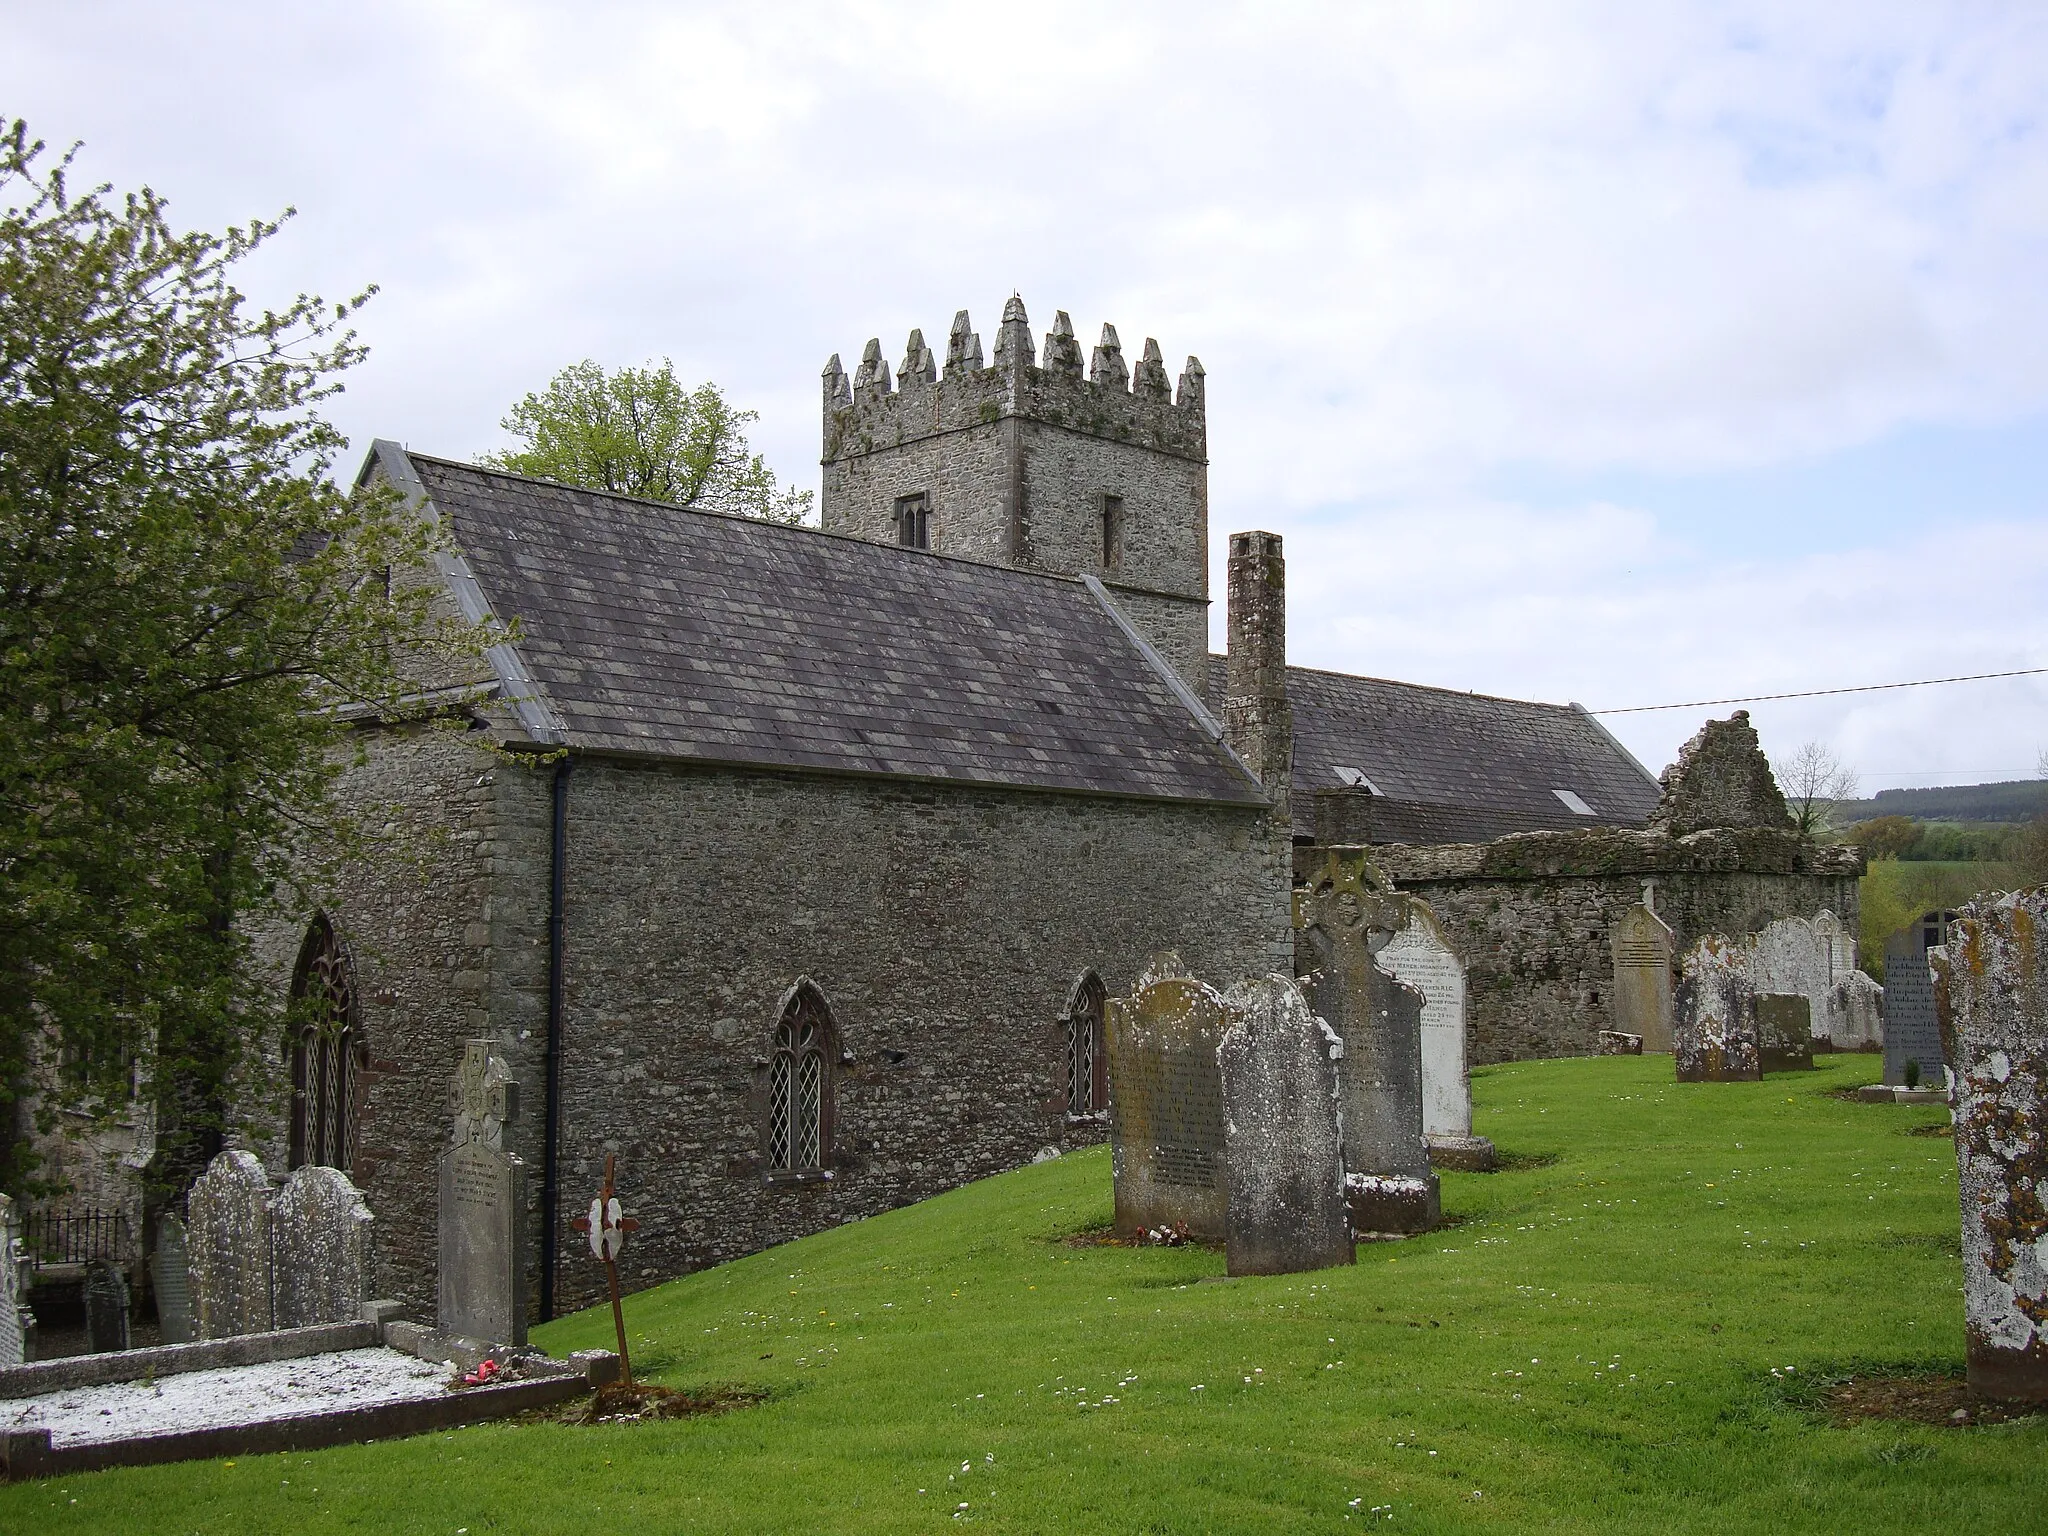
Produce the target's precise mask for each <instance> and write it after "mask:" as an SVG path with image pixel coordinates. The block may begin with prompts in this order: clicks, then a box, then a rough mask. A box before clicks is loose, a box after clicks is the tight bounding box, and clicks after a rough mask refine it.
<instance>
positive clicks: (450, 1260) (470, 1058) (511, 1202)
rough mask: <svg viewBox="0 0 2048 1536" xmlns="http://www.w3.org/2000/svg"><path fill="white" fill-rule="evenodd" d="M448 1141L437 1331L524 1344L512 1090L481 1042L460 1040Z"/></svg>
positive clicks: (522, 1196) (522, 1197) (521, 1193)
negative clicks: (509, 1129)
mask: <svg viewBox="0 0 2048 1536" xmlns="http://www.w3.org/2000/svg"><path fill="white" fill-rule="evenodd" d="M455 1103H456V1108H455V1138H454V1144H453V1145H452V1146H450V1147H449V1148H448V1150H447V1151H445V1152H443V1153H442V1154H441V1167H440V1172H441V1217H440V1259H441V1262H440V1289H439V1294H438V1298H437V1306H436V1309H435V1317H436V1321H437V1323H438V1324H439V1327H440V1329H441V1331H442V1332H443V1333H447V1334H453V1335H455V1336H457V1337H460V1338H467V1339H483V1340H488V1341H490V1342H492V1343H498V1344H524V1343H525V1342H526V1263H525V1256H526V1165H525V1164H524V1163H523V1162H521V1161H520V1160H519V1159H518V1158H517V1157H514V1156H513V1155H512V1154H511V1153H510V1152H507V1151H506V1150H505V1122H506V1121H507V1120H509V1119H510V1118H511V1116H512V1112H513V1108H514V1105H515V1103H516V1089H515V1085H514V1083H513V1081H512V1069H511V1068H510V1067H509V1066H508V1065H507V1064H506V1063H505V1061H504V1059H503V1058H502V1057H499V1056H494V1055H492V1054H491V1046H490V1042H489V1041H488V1040H465V1041H464V1042H463V1043H462V1059H461V1061H460V1063H459V1064H458V1066H457V1069H456V1084H455Z"/></svg>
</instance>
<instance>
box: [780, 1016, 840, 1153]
mask: <svg viewBox="0 0 2048 1536" xmlns="http://www.w3.org/2000/svg"><path fill="white" fill-rule="evenodd" d="M835 1053H836V1045H835V1034H834V1030H833V1026H832V1014H831V1010H830V1009H829V1008H827V1007H826V1005H825V999H824V998H823V996H822V995H820V994H819V992H818V991H817V989H816V988H815V987H812V986H811V985H810V984H809V983H804V984H802V985H800V986H799V987H798V988H797V991H796V993H795V995H794V996H793V997H791V999H790V1001H789V1003H788V1005H787V1006H786V1007H785V1008H784V1009H783V1011H782V1019H781V1021H780V1022H779V1023H778V1024H777V1025H776V1026H775V1054H774V1056H773V1057H772V1058H771V1059H770V1061H769V1063H768V1161H769V1166H770V1167H771V1168H773V1169H775V1170H777V1171H781V1172H804V1171H808V1170H811V1169H821V1168H824V1167H826V1166H827V1165H828V1163H829V1162H830V1159H831V1151H832V1066H833V1057H834V1055H835Z"/></svg>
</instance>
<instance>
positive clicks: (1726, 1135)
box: [0, 1056, 2048, 1536]
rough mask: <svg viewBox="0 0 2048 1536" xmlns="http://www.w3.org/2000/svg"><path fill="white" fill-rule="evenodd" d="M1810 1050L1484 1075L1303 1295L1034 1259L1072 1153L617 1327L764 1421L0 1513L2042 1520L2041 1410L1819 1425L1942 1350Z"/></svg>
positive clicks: (1676, 1524) (531, 1525)
mask: <svg viewBox="0 0 2048 1536" xmlns="http://www.w3.org/2000/svg"><path fill="white" fill-rule="evenodd" d="M1820 1063H1821V1064H1820V1066H1819V1067H1818V1068H1817V1069H1816V1070H1813V1071H1810V1072H1801V1073H1783V1074H1774V1075H1772V1076H1770V1077H1767V1078H1766V1079H1765V1080H1764V1081H1763V1082H1761V1083H1704V1084H1697V1085H1687V1086H1681V1085H1679V1084H1677V1083H1676V1082H1674V1081H1673V1080H1672V1079H1673V1074H1672V1066H1671V1059H1670V1058H1669V1057H1668V1056H1650V1057H1607V1058H1600V1059H1594V1060H1579V1061H1558V1062H1535V1063H1522V1064H1515V1065H1509V1066H1500V1067H1492V1068H1487V1069H1484V1070H1482V1071H1480V1072H1477V1073H1475V1074H1474V1090H1475V1098H1476V1100H1477V1124H1476V1126H1475V1129H1476V1130H1477V1131H1478V1132H1479V1133H1480V1134H1481V1135H1486V1136H1490V1137H1492V1138H1493V1140H1494V1141H1495V1142H1496V1143H1497V1144H1498V1145H1499V1147H1500V1148H1501V1151H1502V1153H1503V1154H1504V1155H1505V1156H1506V1158H1507V1159H1508V1160H1509V1162H1510V1164H1511V1166H1512V1168H1513V1170H1514V1171H1509V1172H1503V1173H1499V1174H1492V1175H1483V1174H1458V1173H1452V1174H1447V1175H1445V1177H1444V1188H1443V1195H1444V1205H1445V1208H1446V1210H1447V1211H1448V1212H1450V1213H1451V1214H1452V1216H1453V1217H1454V1218H1455V1219H1456V1221H1457V1225H1455V1226H1453V1227H1451V1228H1449V1229H1447V1230H1444V1231H1440V1232H1438V1233H1435V1234H1432V1235H1429V1236H1425V1237H1420V1238H1415V1239H1411V1240H1409V1241H1407V1242H1400V1243H1384V1244H1376V1245H1371V1246H1367V1247H1363V1248H1361V1249H1360V1251H1359V1256H1358V1263H1357V1264H1356V1266H1353V1267H1344V1268H1339V1269H1332V1270H1327V1271H1324V1272H1321V1273H1319V1274H1313V1275H1293V1276H1285V1277H1278V1278H1248V1279H1235V1280H1220V1279H1219V1278H1218V1277H1220V1276H1221V1275H1222V1273H1223V1255H1222V1254H1221V1253H1218V1252H1214V1251H1211V1250H1207V1249H1204V1248H1200V1247H1178V1248H1147V1249H1133V1248H1125V1247H1111V1246H1100V1245H1095V1246H1075V1245H1070V1244H1068V1243H1066V1242H1064V1241H1062V1239H1063V1238H1064V1237H1065V1236H1067V1235H1068V1234H1072V1233H1076V1232H1080V1231H1084V1230H1087V1229H1090V1228H1099V1227H1100V1226H1101V1225H1102V1224H1104V1223H1105V1222H1107V1220H1108V1218H1109V1212H1110V1188H1109V1161H1108V1155H1107V1153H1106V1152H1105V1151H1103V1150H1100V1149H1097V1150H1094V1151H1090V1152H1086V1153H1082V1154H1078V1155H1074V1156H1069V1157H1066V1158H1062V1159H1060V1160H1058V1161H1055V1162H1049V1163H1045V1164H1042V1165H1039V1166H1035V1167H1031V1168H1026V1169H1023V1170H1020V1171H1019V1172H1016V1173H1012V1174H1008V1175H1005V1176H1003V1177H1001V1178H995V1179H990V1180H987V1181H985V1182H983V1183H980V1184H976V1185H974V1186H971V1187H969V1188H966V1189H962V1190H959V1191H956V1192H954V1193H952V1194H949V1195H946V1196H943V1197H941V1198H939V1199H935V1200H931V1201H928V1202H926V1203H924V1204H922V1205H918V1206H914V1207H910V1208H907V1209H904V1210H900V1211H896V1212H892V1213H890V1214H889V1215H886V1216H880V1217H876V1218H874V1219H872V1220H868V1221H864V1222H860V1223H857V1224H854V1225H849V1226H846V1227H842V1228H839V1229H837V1230H835V1231H832V1232H829V1233H826V1234H823V1235H821V1236H818V1237H813V1238H809V1239H806V1240H804V1241H802V1242H796V1243H791V1244H789V1245H787V1246H785V1247H782V1248H778V1249H775V1250H772V1251H770V1252H768V1253H764V1254H760V1255H757V1256H756V1257H754V1258H751V1259H747V1260H744V1261H741V1262H738V1263H734V1264H728V1265H725V1266H723V1267H721V1268H718V1269H713V1270H707V1271H705V1272H703V1273H701V1274H697V1275H693V1276H690V1277H689V1278H687V1279H684V1280H681V1281H678V1282H676V1283H673V1284H670V1285H665V1286H662V1287H660V1288H658V1289H655V1290H650V1291H645V1292H642V1293H640V1294H638V1295H635V1296H633V1297H631V1298H629V1299H628V1302H627V1318H628V1322H629V1324H630V1326H631V1329H632V1334H633V1352H634V1356H635V1360H636V1363H637V1364H638V1365H639V1367H640V1370H641V1373H642V1374H643V1375H651V1376H653V1377H655V1378H656V1379H658V1380H660V1381H663V1382H666V1383H668V1384H670V1385H672V1386H675V1387H679V1388H680V1387H688V1388H702V1387H707V1386H711V1385H714V1384H718V1383H729V1384H733V1385H739V1386H752V1387H760V1388H765V1389H767V1391H768V1392H769V1394H770V1396H769V1398H768V1400H767V1401H765V1402H762V1403H760V1404H758V1405H757V1406H753V1407H742V1408H738V1409H735V1410H733V1411H730V1412H726V1413H721V1414H716V1415H711V1416H706V1417H700V1418H688V1419H664V1420H660V1421H658V1422H648V1423H641V1424H637V1425H601V1426H596V1427H569V1426H564V1425H559V1424H554V1423H538V1424H523V1425H492V1426H482V1427H478V1428H473V1429H468V1430H463V1431H459V1432H457V1433H454V1434H444V1435H434V1436H430V1437H426V1438H421V1439H416V1440H409V1441H402V1442H396V1443H392V1444H385V1445H375V1446H356V1447H348V1448H342V1449H337V1450H331V1451H324V1452H319V1453H314V1454H300V1455H285V1456H260V1457H249V1458H243V1459H239V1460H237V1461H236V1462H235V1463H233V1464H232V1465H230V1464H226V1463H223V1462H219V1461H214V1462H205V1463H195V1464H189V1465H183V1466H173V1467H161V1468H142V1469H134V1470H125V1471H115V1472H108V1473H102V1474H99V1475H96V1476H90V1477H72V1478H66V1479H62V1480H58V1481H54V1482H49V1483H34V1484H22V1485H16V1486H12V1487H7V1488H4V1489H0V1528H4V1529H7V1530H21V1531H26V1530H35V1531H38V1532H48V1533H58V1532H73V1531H77V1532H84V1531H91V1532H96V1533H104V1532H111V1531H137V1532H142V1531H148V1532H153V1533H164V1536H169V1533H175V1532H188V1531H191V1532H202V1531H203V1532H257V1531H277V1532H292V1533H318V1532H326V1531H376V1532H425V1533H438V1536H455V1533H458V1532H467V1533H469V1536H483V1533H484V1532H560V1531H569V1530H607V1529H611V1530H621V1531H663V1532H666V1531H680V1530H706V1531H734V1530H744V1531H813V1530H816V1531H826V1530H829V1531H834V1532H864V1531H873V1532H898V1531H918V1530H937V1529H941V1528H945V1527H947V1526H949V1525H950V1524H953V1523H955V1522H956V1520H957V1523H960V1524H972V1525H977V1526H982V1527H985V1528H989V1529H1000V1530H1013V1531H1041V1530H1074V1531H1197V1530H1202V1531H1206V1530H1259V1531H1267V1530H1311V1529H1313V1530H1340V1529H1356V1528H1358V1527H1359V1526H1362V1525H1364V1524H1366V1523H1367V1522H1368V1521H1370V1522H1371V1523H1373V1524H1376V1525H1381V1526H1384V1527H1386V1528H1388V1529H1392V1530H1423V1531H1492V1530H1498V1531H1531V1530H1536V1531H1543V1530H1555V1531H1601V1530H1612V1531H1631V1532H1633V1531H1646V1530H1653V1531H1699V1532H1714V1533H1725V1532H1729V1531H1758V1532H1785V1531H1804V1530H1812V1531H1829V1532H1834V1531H1840V1530H1854V1531H1856V1532H1858V1533H1859V1536H1867V1533H1870V1532H1876V1531H1887V1530H1901V1531H1904V1530H1925V1529H1930V1528H1942V1527H1947V1526H1952V1525H1962V1526H1967V1527H1970V1528H1975V1529H1983V1530H2014V1531H2017V1530H2024V1529H2037V1528H2038V1527H2039V1522H2040V1511H2041V1510H2042V1509H2043V1508H2044V1507H2048V1418H2023V1419H2020V1420H2017V1421H2015V1422H2010V1423H2000V1424H1992V1425H1986V1426H1983V1427H1969V1428H1950V1427H1945V1426H1939V1425H1930V1424H1925V1423H1919V1422H1910V1421H1889V1420H1884V1419H1877V1420H1870V1419H1845V1420H1844V1422H1842V1423H1841V1424H1839V1425H1838V1424H1837V1423H1835V1422H1834V1416H1833V1415H1831V1414H1830V1411H1829V1406H1828V1405H1829V1401H1830V1396H1831V1394H1835V1393H1838V1390H1839V1383H1838V1382H1837V1381H1835V1380H1834V1379H1833V1378H1836V1377H1840V1376H1843V1375H1849V1374H1853V1375H1855V1376H1857V1377H1859V1378H1893V1379H1900V1378H1913V1377H1922V1376H1928V1375H1933V1374H1937V1373H1954V1374H1957V1375H1959V1374H1960V1373H1961V1370H1962V1365H1963V1330H1962V1302H1961V1297H1960V1295H1959V1294H1958V1286H1959V1260H1958V1257H1957V1240H1956V1233H1957V1217H1956V1203H1955V1201H1956V1196H1955V1182H1956V1181H1955V1164H1954V1161H1953V1155H1952V1151H1951V1148H1950V1145H1949V1143H1948V1141H1947V1140H1945V1139H1943V1138H1941V1137H1938V1136H1930V1135H1914V1134H1910V1133H1911V1132H1913V1131H1914V1130H1916V1129H1918V1128H1922V1127H1929V1126H1936V1125H1942V1124H1945V1123H1946V1111H1945V1110H1941V1109H1935V1108H1916V1107H1907V1106H1899V1105H1862V1104H1856V1103H1851V1102H1847V1101H1845V1099H1844V1098H1842V1097H1840V1096H1839V1095H1840V1091H1841V1090H1842V1089H1844V1088H1846V1087H1849V1086H1851V1085H1854V1084H1857V1083H1862V1082H1868V1081H1872V1080H1874V1078H1875V1076H1876V1072H1877V1059H1876V1058H1875V1057H1872V1056H1836V1057H1822V1058H1820ZM1546 1156H1554V1157H1555V1159H1556V1160H1555V1161H1554V1162H1548V1163H1546V1162H1545V1161H1544V1159H1545V1157H1546ZM627 1258H628V1260H629V1261H630V1258H631V1249H630V1247H629V1248H628V1250H627ZM629 1273H630V1263H629ZM610 1333H611V1321H610V1317H609V1313H608V1310H607V1311H602V1312H591V1313H585V1314H581V1315H578V1316H576V1317H572V1318H568V1319H565V1320H563V1321H561V1322H559V1323H557V1324H554V1325H552V1326H550V1327H548V1328H544V1329H541V1330H539V1333H538V1335H537V1336H538V1339H539V1341H540V1342H541V1343H542V1344H544V1345H545V1346H546V1347H548V1348H549V1349H551V1350H554V1351H557V1352H560V1353H566V1352H567V1351H568V1350H571V1349H577V1348H584V1347H588V1346H592V1345H599V1344H605V1343H608V1342H609V1338H610Z"/></svg>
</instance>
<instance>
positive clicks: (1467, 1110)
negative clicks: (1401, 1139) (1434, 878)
mask: <svg viewBox="0 0 2048 1536" xmlns="http://www.w3.org/2000/svg"><path fill="white" fill-rule="evenodd" d="M1404 906H1405V917H1406V925H1405V926H1404V927H1403V928H1402V929H1401V930H1400V932H1398V933H1396V934H1395V935H1394V936H1393V938H1391V939H1389V940H1388V941H1387V944H1386V947H1385V948H1383V949H1382V950H1381V951H1380V952H1379V956H1378V959H1379V964H1380V969H1382V970H1384V971H1385V972H1386V973H1387V974H1388V975H1390V976H1392V977H1394V978H1395V979H1396V980H1397V981H1403V982H1406V983H1407V984H1408V985H1409V986H1411V987H1413V988H1415V989H1416V990H1417V991H1418V992H1420V993H1421V994H1422V1139H1423V1141H1424V1143H1425V1144H1426V1145H1427V1147H1428V1149H1429V1160H1430V1162H1431V1164H1432V1165H1433V1166H1436V1167H1439V1168H1462V1169H1466V1170H1468V1171H1472V1172H1484V1171H1486V1170H1488V1169H1490V1168H1492V1167H1493V1165H1494V1161H1495V1154H1494V1148H1493V1143H1492V1142H1490V1141H1488V1140H1487V1139H1486V1138H1485V1137H1484V1136H1474V1135H1473V1134H1472V1081H1471V1078H1470V1076H1469V1075H1468V1073H1467V1071H1466V1066H1465V963H1464V962H1463V961H1462V960H1460V959H1459V958H1458V953H1457V951H1456V950H1454V949H1453V948H1451V943H1450V940H1449V939H1448V938H1447V937H1446V936H1445V934H1444V930H1443V925H1442V924H1441V923H1439V922H1438V921H1437V917H1436V913H1435V912H1433V911H1431V910H1430V908H1429V906H1428V904H1427V903H1425V902H1422V901H1418V900H1416V899H1415V898H1413V897H1409V898H1408V899H1407V900H1406V902H1405V903H1404Z"/></svg>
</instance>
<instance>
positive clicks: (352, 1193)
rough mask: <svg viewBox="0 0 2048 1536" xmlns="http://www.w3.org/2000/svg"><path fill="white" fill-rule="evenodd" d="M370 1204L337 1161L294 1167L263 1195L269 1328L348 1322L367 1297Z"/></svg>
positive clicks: (368, 1289) (353, 1317)
mask: <svg viewBox="0 0 2048 1536" xmlns="http://www.w3.org/2000/svg"><path fill="white" fill-rule="evenodd" d="M370 1220H371V1218H370V1208H369V1207H368V1206H367V1205H365V1204H363V1197H362V1195H361V1194H360V1193H358V1192H357V1190H356V1187H355V1185H354V1184H353V1183H351V1182H350V1181H349V1176H348V1175H347V1174H345V1173H343V1172H342V1171H341V1170H340V1169H339V1168H324V1167H319V1166H316V1165H314V1164H310V1163H309V1164H307V1165H306V1166H304V1167H300V1168H294V1169H293V1170H292V1173H291V1177H290V1178H288V1179H286V1180H285V1181H284V1187H283V1188H282V1189H280V1190H278V1192H277V1193H276V1195H275V1196H274V1197H273V1198H272V1199H271V1202H270V1240H271V1244H272V1253H271V1275H272V1277H273V1284H274V1286H275V1291H274V1301H273V1314H272V1315H273V1318H274V1322H273V1324H272V1326H273V1327H277V1328H306V1327H310V1326H312V1325H313V1324H314V1323H346V1322H353V1321H354V1320H355V1319H356V1318H357V1317H359V1316H360V1315H361V1314H362V1310H363V1303H364V1302H366V1301H368V1300H369V1299H370Z"/></svg>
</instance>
